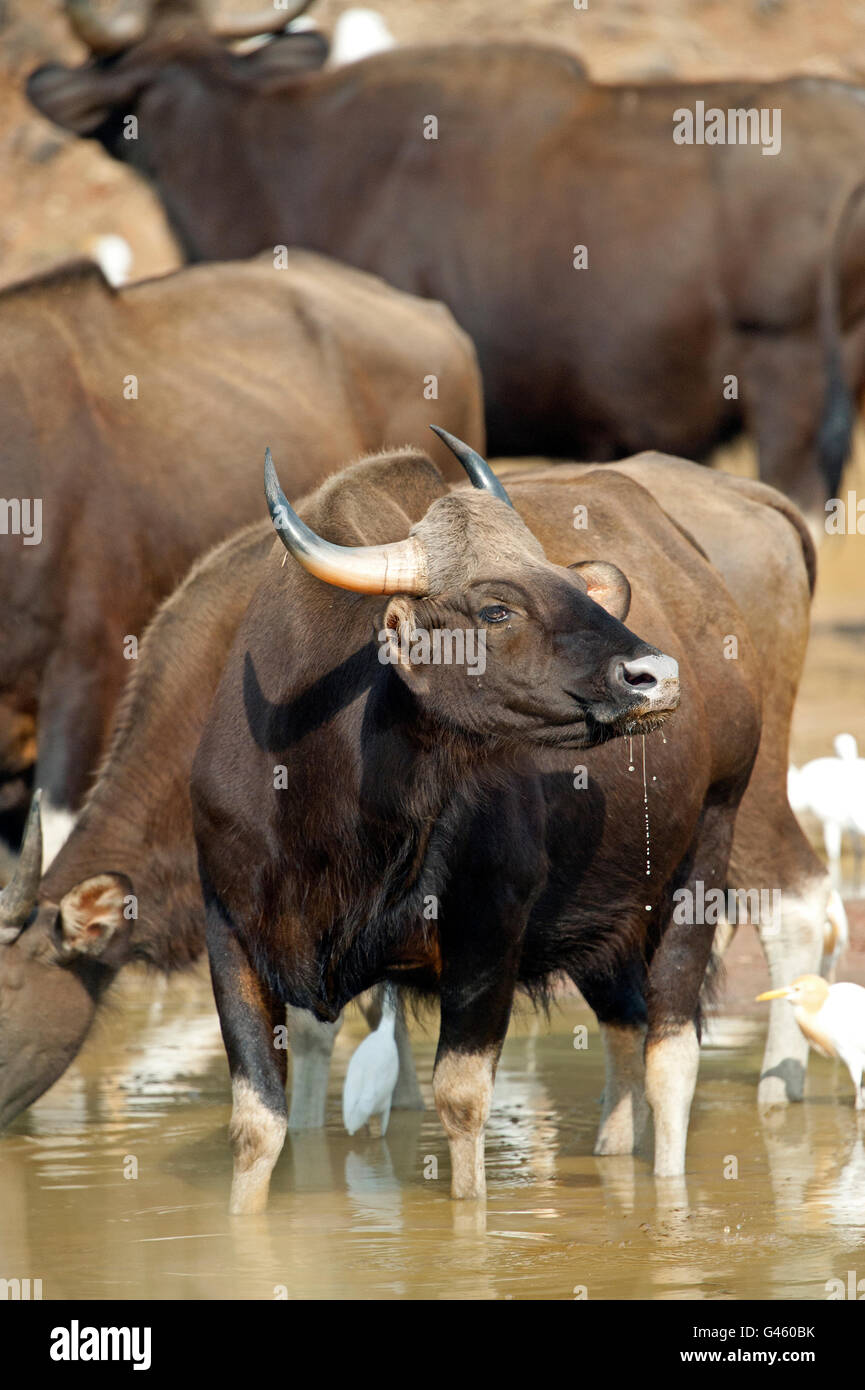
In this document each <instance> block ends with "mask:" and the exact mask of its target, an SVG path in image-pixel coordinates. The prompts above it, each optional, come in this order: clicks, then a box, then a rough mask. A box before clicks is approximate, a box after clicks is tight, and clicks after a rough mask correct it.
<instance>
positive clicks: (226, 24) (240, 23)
mask: <svg viewBox="0 0 865 1390" xmlns="http://www.w3.org/2000/svg"><path fill="white" fill-rule="evenodd" d="M311 4H312V0H300V3H299V4H296V5H295V6H294V7H293V9H290V10H276V11H275V10H274V7H273V5H271V6H270V8H269V9H266V10H262V12H261V13H260V14H257V15H251V14H244V15H236V16H235V17H234V18H232V17H231V16H229V15H225V16H220V15H215V16H214V18H213V19H212V20H211V21H210V24H209V26H208V27H209V29H210V32H211V34H213V35H214V37H215V38H217V39H226V40H228V39H251V38H254V37H255V35H256V34H276V33H278V32H279V30H280V29H284V28H285V26H286V25H287V24H290V23H291V21H292V20H293V19H297V18H298V16H299V15H302V14H303V12H304V10H308V9H309V7H310V5H311Z"/></svg>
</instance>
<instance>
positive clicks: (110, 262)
mask: <svg viewBox="0 0 865 1390" xmlns="http://www.w3.org/2000/svg"><path fill="white" fill-rule="evenodd" d="M89 250H90V252H91V254H92V256H93V258H94V259H95V260H97V261H98V262H99V265H100V267H101V269H102V274H103V275H104V276H105V278H106V280H107V281H108V283H109V285H114V286H115V287H117V286H120V285H128V284H129V277H130V275H131V273H132V247H131V246H130V245H129V242H128V241H127V240H126V238H125V237H122V236H100V237H96V238H95V240H93V241H92V242H91V243H90V245H89Z"/></svg>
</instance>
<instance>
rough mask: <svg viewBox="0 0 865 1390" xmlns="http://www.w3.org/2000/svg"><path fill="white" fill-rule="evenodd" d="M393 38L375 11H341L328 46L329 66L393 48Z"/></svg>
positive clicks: (336, 65)
mask: <svg viewBox="0 0 865 1390" xmlns="http://www.w3.org/2000/svg"><path fill="white" fill-rule="evenodd" d="M395 45H396V39H395V38H394V36H393V34H392V33H391V32H390V30H389V29H388V27H387V25H386V23H385V22H384V20H383V19H382V17H381V15H380V14H377V13H376V11H375V10H368V9H354V8H353V9H350V10H343V12H342V14H341V15H340V16H339V19H338V20H337V22H336V26H335V28H334V31H333V38H332V40H331V44H330V66H331V67H334V68H339V67H343V66H344V65H345V64H346V63H357V62H359V61H360V59H361V58H369V57H371V56H372V54H373V53H382V52H384V50H385V49H388V48H393V47H395Z"/></svg>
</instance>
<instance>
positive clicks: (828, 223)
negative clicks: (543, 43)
mask: <svg viewBox="0 0 865 1390" xmlns="http://www.w3.org/2000/svg"><path fill="white" fill-rule="evenodd" d="M164 23H165V25H166V28H165V29H163V28H162V27H161V23H160V21H158V20H157V21H154V23H153V26H152V28H151V30H150V32H149V34H148V36H147V37H146V38H145V39H144V40H142V42H141V43H139V44H138V45H136V46H133V47H132V48H131V49H129V50H128V51H127V52H125V53H121V54H120V55H119V56H118V57H117V58H116V59H112V60H111V62H110V64H107V65H105V66H104V67H102V66H100V65H99V64H97V65H96V67H94V68H91V69H87V70H83V71H82V70H81V69H76V70H65V69H61V68H58V67H50V68H45V69H41V70H40V71H39V72H37V73H36V74H34V76H33V78H32V79H31V83H30V95H31V97H32V99H33V100H34V102H35V103H36V105H37V106H38V107H39V109H41V110H42V111H43V112H45V113H46V114H47V115H49V116H50V117H52V118H53V119H54V120H56V121H57V122H58V123H59V124H61V125H64V126H66V127H67V128H69V129H72V130H75V131H77V132H78V133H80V134H83V135H88V136H93V137H94V138H97V139H99V140H101V141H102V143H103V144H104V146H105V148H106V149H107V150H108V151H109V153H110V154H112V155H113V156H114V157H115V158H118V159H121V160H124V161H126V162H128V163H131V164H132V165H133V166H134V167H135V168H136V169H137V170H138V171H139V172H141V173H142V174H144V175H145V176H146V177H147V178H149V179H150V180H151V181H152V182H153V184H154V186H155V188H156V190H157V192H158V193H159V195H160V197H161V199H162V201H163V203H164V205H165V208H166V211H167V213H168V216H169V218H170V220H171V223H172V226H173V228H174V230H175V232H176V234H177V236H178V238H179V240H180V242H181V245H182V246H183V248H184V250H185V251H186V254H187V255H188V256H189V257H190V259H214V258H222V257H232V256H244V255H248V254H250V253H252V252H255V251H257V250H258V249H260V248H261V247H262V246H263V245H273V244H277V243H284V244H288V245H292V244H300V245H305V246H310V247H312V248H314V249H317V250H320V251H325V252H327V253H329V254H332V255H335V256H337V257H339V258H340V259H342V260H345V261H348V262H350V263H352V264H354V265H357V266H361V267H363V268H364V269H367V270H373V271H375V272H377V273H379V274H381V275H383V276H384V277H385V278H386V279H388V280H389V281H390V282H391V283H393V284H395V285H398V286H400V287H401V288H403V289H407V290H411V291H413V292H414V293H418V294H422V295H431V296H433V297H436V298H438V299H441V300H443V301H444V302H445V303H447V304H449V305H450V307H451V308H452V310H453V312H454V313H455V314H456V316H457V318H458V319H459V321H460V322H461V323H462V324H463V325H464V327H465V328H466V329H467V330H468V331H469V333H470V334H471V335H472V338H473V339H474V341H475V343H476V345H477V349H478V354H479V358H480V362H481V367H482V371H483V376H484V384H485V395H486V410H487V428H488V440H489V447H490V450H491V452H493V453H503V454H520V453H533V454H541V455H546V456H553V457H566V458H567V457H570V458H593V459H602V460H603V459H613V458H616V457H620V456H622V455H625V454H628V453H631V452H633V451H634V450H636V449H641V448H646V447H647V446H651V447H654V448H658V449H664V450H667V451H669V452H672V453H678V454H681V455H684V456H687V457H691V458H703V457H705V456H706V455H707V454H708V453H709V451H710V450H711V449H712V448H713V447H714V446H715V445H716V444H718V443H719V442H720V441H723V440H724V439H726V438H728V437H730V436H731V435H733V434H735V433H736V432H737V431H739V430H740V429H742V428H745V429H747V430H748V431H749V432H750V433H751V434H752V435H753V437H754V439H755V441H756V443H757V446H758V450H759V455H760V468H761V476H762V477H763V478H765V479H766V481H769V482H771V483H773V484H775V485H776V486H778V487H780V488H781V489H782V490H784V491H786V492H788V493H789V495H791V496H792V497H793V498H794V499H795V500H796V501H797V502H798V503H799V505H801V506H803V507H805V508H807V509H809V510H810V511H811V512H812V513H813V514H816V513H818V512H819V513H822V506H823V501H824V498H825V496H826V495H827V494H828V495H835V494H836V493H837V489H838V483H839V479H840V471H841V467H842V465H843V461H844V458H845V456H846V452H847V448H848V444H849V432H850V428H851V424H852V418H853V416H852V404H851V398H850V392H851V391H852V393H853V395H854V396H858V393H859V392H860V390H861V389H862V386H863V383H865V333H863V318H862V315H863V309H865V278H863V270H865V223H863V220H862V219H863V216H865V210H863V208H862V205H861V200H860V199H858V198H857V196H856V195H855V194H854V190H855V189H856V188H857V186H858V185H859V184H860V181H861V179H862V177H863V174H865V163H863V153H862V151H863V148H865V104H863V93H862V90H861V89H860V88H858V87H855V86H852V85H845V84H843V83H839V82H834V81H828V80H821V79H816V78H807V79H804V78H803V79H791V80H789V81H784V82H777V83H755V82H750V83H733V82H728V83H715V84H706V83H700V84H694V85H687V84H664V85H660V84H659V85H652V86H639V85H634V84H624V85H615V86H614V85H602V84H598V83H594V82H592V81H590V80H589V78H588V76H587V74H586V72H585V69H584V68H583V67H582V66H581V64H580V63H579V62H578V61H577V60H576V59H575V58H574V57H572V56H571V55H569V54H567V53H565V52H563V51H558V50H555V49H553V48H543V47H539V46H531V45H526V44H520V45H507V44H486V45H484V46H483V47H480V46H472V45H456V44H454V45H449V46H447V47H430V48H415V49H398V50H394V51H391V52H389V53H384V54H378V55H376V56H374V57H372V58H369V59H367V60H365V61H363V62H360V63H356V64H352V65H350V66H349V67H347V68H345V69H338V70H336V71H324V72H321V71H316V67H317V65H319V64H320V63H321V61H322V59H323V53H322V52H320V51H319V52H313V53H311V54H310V53H307V51H306V49H305V48H301V47H300V45H301V43H303V44H305V43H306V40H305V39H304V37H303V36H300V35H296V36H292V35H286V36H283V37H280V38H277V39H274V40H273V41H272V42H271V43H270V44H269V45H267V47H266V48H265V49H262V50H259V51H258V52H257V53H254V54H252V55H250V56H248V57H241V56H239V55H237V54H232V53H230V52H228V51H226V50H225V49H223V48H222V47H220V46H219V45H218V44H217V43H216V42H215V41H214V40H212V39H211V38H210V37H209V36H208V35H207V34H206V32H205V30H204V27H203V24H200V23H197V22H196V21H195V20H194V19H193V18H192V17H191V16H190V15H189V14H187V15H186V19H185V21H184V23H183V24H178V23H175V24H174V25H173V26H172V27H171V28H170V30H169V28H168V25H169V21H168V18H167V16H166V17H165V20H164ZM292 54H295V55H296V61H294V62H293V61H292ZM304 62H307V63H308V64H309V66H308V67H307V70H306V71H304V70H303V64H304ZM698 99H699V100H701V101H704V102H705V105H706V106H707V107H718V108H721V109H723V110H724V111H726V110H727V109H730V108H736V109H738V108H745V109H747V108H759V109H762V108H767V109H769V110H773V109H778V110H780V112H781V126H780V130H781V148H780V152H779V153H777V154H775V155H769V156H766V155H763V153H762V150H761V147H760V146H759V145H753V144H752V145H745V144H738V145H737V144H730V145H706V144H692V145H681V144H676V143H674V140H673V128H674V112H676V111H677V110H679V109H682V108H687V109H690V110H693V109H694V105H695V102H696V100H698ZM131 111H134V112H136V113H137V115H138V116H139V119H140V123H141V133H140V138H139V139H138V140H135V141H131V140H126V139H124V138H123V136H122V127H121V119H120V117H121V113H126V112H131ZM431 116H432V117H434V118H435V120H436V121H437V128H436V131H435V135H436V138H427V137H428V136H429V134H430V127H429V120H430V117H431ZM193 132H200V138H196V136H195V135H194V134H193ZM190 141H192V143H193V146H194V150H195V168H196V178H195V179H194V180H190V179H189V177H188V171H189V149H190ZM659 190H663V192H662V193H659ZM851 195H853V196H852V198H851ZM578 246H584V247H585V248H586V249H587V254H588V267H587V268H586V269H575V268H574V265H573V261H574V251H575V248H576V247H578ZM842 329H843V352H842V347H841V338H840V333H841V330H842ZM842 356H843V359H844V360H843V364H842ZM731 377H735V378H736V383H737V386H736V392H735V395H734V394H733V393H732V392H731V390H730V389H729V378H731ZM845 382H846V385H845ZM725 387H727V388H728V389H726V390H725Z"/></svg>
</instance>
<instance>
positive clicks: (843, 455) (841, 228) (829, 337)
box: [817, 179, 865, 497]
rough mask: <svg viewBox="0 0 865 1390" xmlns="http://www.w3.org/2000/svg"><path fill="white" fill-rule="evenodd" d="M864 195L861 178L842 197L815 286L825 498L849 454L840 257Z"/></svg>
mask: <svg viewBox="0 0 865 1390" xmlns="http://www.w3.org/2000/svg"><path fill="white" fill-rule="evenodd" d="M863 195H865V179H863V180H862V181H860V182H859V183H857V184H856V185H855V186H854V187H853V188H852V189H851V190H849V191H848V192H846V193H845V194H844V199H843V202H842V204H841V207H840V210H839V212H838V215H837V216H836V217H835V218H834V230H833V232H832V240H831V244H830V246H829V250H828V254H827V257H826V262H825V264H824V266H823V271H822V274H821V276H820V283H819V287H818V294H819V315H820V337H821V341H822V344H823V361H824V364H825V372H826V390H825V395H824V398H823V411H822V415H821V417H820V426H819V429H818V431H817V457H818V461H819V465H820V472H821V473H822V474H823V481H824V483H825V485H826V496H827V497H837V496H838V493H839V491H840V488H841V477H842V474H843V472H844V465H845V463H846V462H847V458H848V456H849V453H850V447H851V440H852V435H853V426H854V424H855V423H856V404H855V402H854V400H853V397H852V395H851V393H850V388H849V387H848V385H847V381H846V379H845V376H844V358H843V353H842V339H841V333H842V317H841V302H840V299H841V296H840V288H841V257H842V254H843V250H844V239H845V237H846V236H847V233H848V231H849V230H850V223H851V221H852V218H853V216H854V214H855V213H856V212H857V211H858V209H859V204H860V203H861V201H862V198H863Z"/></svg>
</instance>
